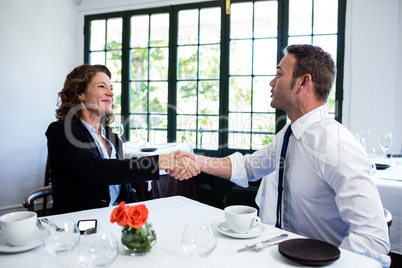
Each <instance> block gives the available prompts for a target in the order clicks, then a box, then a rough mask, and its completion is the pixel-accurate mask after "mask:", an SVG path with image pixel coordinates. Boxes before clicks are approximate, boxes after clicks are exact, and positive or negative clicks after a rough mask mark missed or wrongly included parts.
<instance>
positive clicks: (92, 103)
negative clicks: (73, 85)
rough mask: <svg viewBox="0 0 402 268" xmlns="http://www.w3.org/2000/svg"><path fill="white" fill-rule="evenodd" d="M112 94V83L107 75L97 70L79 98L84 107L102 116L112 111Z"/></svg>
mask: <svg viewBox="0 0 402 268" xmlns="http://www.w3.org/2000/svg"><path fill="white" fill-rule="evenodd" d="M113 96H114V93H113V85H112V83H111V82H110V78H109V76H107V74H105V73H103V72H98V73H96V75H95V76H94V77H93V78H92V80H91V82H89V83H88V85H87V88H86V90H85V92H84V93H82V94H81V95H80V100H81V103H82V104H83V105H84V107H85V108H86V109H88V110H89V111H91V112H92V113H94V114H96V115H98V116H99V117H102V116H104V115H108V114H111V113H112V107H113Z"/></svg>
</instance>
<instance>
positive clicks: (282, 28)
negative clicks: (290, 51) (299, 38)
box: [275, 0, 289, 133]
mask: <svg viewBox="0 0 402 268" xmlns="http://www.w3.org/2000/svg"><path fill="white" fill-rule="evenodd" d="M278 10H279V12H278V51H277V64H279V62H280V61H281V59H282V50H283V49H284V48H285V47H286V46H287V45H288V38H289V0H278ZM275 121H276V126H275V133H278V132H279V131H280V130H281V129H282V128H283V127H284V126H285V125H286V113H285V112H284V111H283V110H280V109H276V111H275Z"/></svg>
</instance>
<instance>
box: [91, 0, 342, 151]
mask: <svg viewBox="0 0 402 268" xmlns="http://www.w3.org/2000/svg"><path fill="white" fill-rule="evenodd" d="M258 1H264V0H253V1H245V0H232V1H231V3H240V2H258ZM313 1H314V0H313ZM277 2H278V36H277V42H278V43H277V60H278V63H279V61H280V60H281V58H282V56H283V54H282V50H283V48H285V47H286V46H287V41H288V37H289V34H288V27H289V25H288V17H289V0H277ZM205 7H221V58H220V65H221V69H220V92H219V96H220V101H219V102H220V107H219V115H220V119H219V148H218V149H217V150H204V149H195V152H196V153H200V154H205V155H209V156H218V157H219V156H226V155H229V154H231V153H233V152H236V151H238V152H241V153H251V152H253V151H254V150H247V149H236V148H228V121H227V120H226V118H227V117H228V114H229V89H228V83H229V70H228V69H229V67H228V66H229V35H230V29H229V28H230V17H229V15H228V14H226V1H209V2H199V3H191V4H183V5H175V6H165V7H158V8H148V9H139V10H130V11H120V12H111V13H102V14H95V15H87V16H85V18H84V20H85V23H84V62H85V63H89V55H90V27H89V25H90V23H91V21H93V20H101V19H111V18H116V17H119V18H122V19H123V32H122V35H123V36H122V62H121V64H122V74H121V83H122V85H121V86H122V88H121V90H122V92H121V94H122V96H121V99H122V103H121V114H122V117H123V120H124V118H125V117H127V116H129V115H130V111H129V105H130V99H129V98H130V96H129V88H130V87H129V79H130V74H129V64H130V63H129V60H130V55H129V53H130V52H129V50H130V39H129V36H130V18H131V16H133V15H140V14H148V15H153V14H156V13H169V14H170V22H169V29H170V30H169V31H170V32H169V72H168V96H167V99H168V115H167V120H168V125H167V141H168V142H176V130H177V126H176V124H177V120H176V119H177V114H176V110H175V109H174V107H176V104H177V88H176V86H177V80H178V79H177V42H176V41H177V35H178V29H177V28H178V22H177V20H178V12H179V11H181V10H186V9H197V8H205ZM345 17H346V0H338V31H337V57H336V59H335V61H336V64H337V77H336V96H335V101H336V107H335V120H337V121H338V122H340V123H342V104H343V76H344V75H343V71H344V54H345V53H344V51H345V49H344V48H345ZM173 59H174V60H173ZM225 66H226V68H225ZM267 94H268V93H267ZM275 114H276V119H277V120H276V127H275V133H277V132H278V131H279V130H280V129H282V127H283V126H284V125H285V124H286V114H285V113H284V111H282V110H279V109H277V110H276V112H275ZM128 127H129V126H126V129H125V131H124V135H123V136H122V139H123V140H124V141H125V140H128V136H127V134H128V132H129V131H128V130H129V129H128ZM275 133H273V134H275ZM148 135H149V134H148Z"/></svg>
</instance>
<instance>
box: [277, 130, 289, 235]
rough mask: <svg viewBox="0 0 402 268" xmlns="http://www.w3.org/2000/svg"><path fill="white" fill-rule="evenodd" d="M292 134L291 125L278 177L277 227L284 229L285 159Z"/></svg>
mask: <svg viewBox="0 0 402 268" xmlns="http://www.w3.org/2000/svg"><path fill="white" fill-rule="evenodd" d="M291 134H292V128H291V125H289V127H288V129H287V130H286V132H285V136H283V144H282V151H281V158H280V159H279V176H278V203H277V205H276V224H275V227H277V228H282V219H281V218H282V217H281V213H282V209H281V207H282V191H283V186H282V184H283V169H284V168H285V167H284V166H285V157H286V149H287V148H288V143H289V137H290V135H291Z"/></svg>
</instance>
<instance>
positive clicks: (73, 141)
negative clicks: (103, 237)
mask: <svg viewBox="0 0 402 268" xmlns="http://www.w3.org/2000/svg"><path fill="white" fill-rule="evenodd" d="M107 130H108V131H107V132H108V136H109V137H108V138H110V141H111V142H112V143H113V144H114V145H115V148H116V158H118V159H104V158H102V155H101V153H100V152H99V150H98V148H97V146H96V144H95V141H94V139H93V138H92V136H91V134H90V133H89V131H88V130H87V129H86V127H85V126H84V125H83V124H82V123H81V121H78V122H73V123H70V124H65V121H64V120H59V121H56V122H53V123H51V124H50V125H49V127H48V129H47V131H46V137H47V140H48V142H47V145H48V158H49V166H50V177H51V180H52V188H53V208H52V214H59V213H66V212H73V211H79V210H84V209H91V208H100V207H107V206H108V205H109V203H110V195H109V185H112V184H121V190H120V195H119V197H118V200H117V201H118V202H121V201H125V202H126V203H130V202H135V201H138V198H137V197H136V195H135V193H134V191H133V189H132V188H131V185H130V183H134V182H141V181H146V180H158V179H159V156H157V155H156V156H149V157H141V158H131V159H122V158H123V156H122V144H121V140H120V139H119V138H118V137H117V135H115V134H110V129H107Z"/></svg>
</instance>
